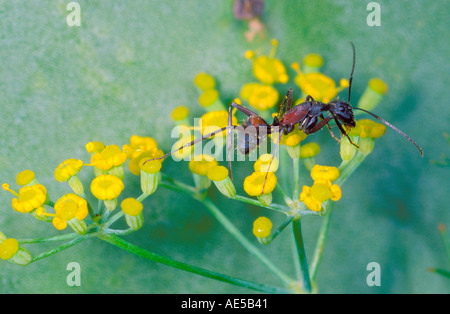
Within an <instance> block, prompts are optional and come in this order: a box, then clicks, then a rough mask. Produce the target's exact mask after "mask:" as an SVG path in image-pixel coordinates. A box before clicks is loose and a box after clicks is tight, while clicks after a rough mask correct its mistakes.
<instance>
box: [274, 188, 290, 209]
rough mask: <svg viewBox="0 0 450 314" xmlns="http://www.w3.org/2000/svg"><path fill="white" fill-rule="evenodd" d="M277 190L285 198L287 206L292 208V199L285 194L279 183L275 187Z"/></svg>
mask: <svg viewBox="0 0 450 314" xmlns="http://www.w3.org/2000/svg"><path fill="white" fill-rule="evenodd" d="M275 188H276V189H277V191H278V192H279V193H280V194H281V196H282V197H283V200H284V202H285V203H286V205H287V206H292V203H293V201H292V199H291V198H290V197H289V196H288V195H287V194H286V193H285V192H284V190H283V188H282V187H281V185H280V184H279V183H277V185H276V186H275Z"/></svg>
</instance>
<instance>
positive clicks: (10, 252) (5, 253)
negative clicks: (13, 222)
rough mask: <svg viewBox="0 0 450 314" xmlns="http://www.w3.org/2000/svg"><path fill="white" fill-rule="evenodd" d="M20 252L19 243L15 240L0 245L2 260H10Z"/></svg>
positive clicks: (11, 239) (7, 240) (8, 240)
mask: <svg viewBox="0 0 450 314" xmlns="http://www.w3.org/2000/svg"><path fill="white" fill-rule="evenodd" d="M17 251H19V242H18V241H17V240H16V239H14V238H9V239H6V240H4V241H3V242H2V243H1V244H0V258H1V259H2V260H8V259H10V258H11V257H13V256H14V255H16V253H17Z"/></svg>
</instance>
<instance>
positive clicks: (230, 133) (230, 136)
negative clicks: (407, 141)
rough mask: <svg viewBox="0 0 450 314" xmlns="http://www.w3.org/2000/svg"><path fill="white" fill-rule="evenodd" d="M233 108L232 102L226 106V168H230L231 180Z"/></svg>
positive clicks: (231, 175) (231, 176) (231, 177)
mask: <svg viewBox="0 0 450 314" xmlns="http://www.w3.org/2000/svg"><path fill="white" fill-rule="evenodd" d="M232 108H233V103H232V105H231V106H230V107H228V126H227V159H228V169H229V170H230V179H231V180H233V174H232V173H231V154H232V152H233V150H232V147H231V144H232V142H233V133H232V132H231V130H232V121H233V119H232V116H233V114H232V113H231V110H232Z"/></svg>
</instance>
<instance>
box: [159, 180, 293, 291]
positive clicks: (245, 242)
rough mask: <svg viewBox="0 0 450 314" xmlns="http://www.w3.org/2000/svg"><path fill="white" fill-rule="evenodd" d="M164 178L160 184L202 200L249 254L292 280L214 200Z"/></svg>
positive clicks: (250, 200)
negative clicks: (233, 222) (244, 234)
mask: <svg viewBox="0 0 450 314" xmlns="http://www.w3.org/2000/svg"><path fill="white" fill-rule="evenodd" d="M165 179H166V180H167V181H169V182H170V183H164V184H160V185H161V186H164V187H167V188H169V189H172V190H176V191H180V192H183V193H185V194H187V195H189V196H190V197H192V198H194V199H196V200H198V201H200V202H202V203H203V204H204V205H205V206H206V208H207V209H208V210H209V211H210V212H211V214H212V215H213V216H214V217H215V218H216V219H217V220H218V221H219V222H220V223H221V224H222V225H223V226H224V228H225V229H226V230H227V231H228V232H229V233H230V234H231V235H233V236H234V237H235V238H236V239H237V240H238V241H239V242H240V243H241V245H243V246H244V247H245V248H246V249H247V250H248V251H249V252H250V253H251V254H253V255H254V256H256V257H257V258H258V259H259V260H260V261H261V262H262V263H263V264H264V265H265V266H267V267H268V268H269V269H270V270H271V271H272V272H273V273H274V274H275V275H277V276H278V277H279V278H280V279H281V280H283V281H284V282H285V283H286V284H290V283H291V282H292V280H291V279H290V278H289V277H288V276H287V275H285V274H284V273H283V272H281V270H279V269H278V268H277V267H276V266H275V265H274V264H273V263H272V262H270V261H269V260H268V259H267V258H266V257H265V256H264V255H263V254H262V253H261V252H260V251H259V250H258V249H257V248H256V247H255V246H254V245H253V244H251V243H250V241H248V240H247V238H245V237H244V236H243V235H242V233H241V232H240V231H239V230H238V229H237V228H236V227H235V226H234V225H233V224H232V223H231V222H230V221H229V220H228V218H226V217H225V215H223V214H222V212H221V211H220V210H219V209H218V208H217V206H216V205H215V204H214V202H212V201H211V199H210V198H209V197H208V196H207V195H206V194H200V193H199V192H198V191H196V190H195V189H193V188H192V187H190V186H187V185H185V184H183V183H180V182H177V181H176V180H173V179H170V180H168V178H167V177H165ZM234 199H239V200H242V201H245V202H247V203H252V204H254V205H257V204H256V202H258V201H256V200H252V199H248V198H245V197H243V196H237V195H236V197H235V198H234ZM258 204H259V206H262V205H261V204H260V203H259V202H258ZM263 207H266V206H263ZM283 208H284V207H283ZM275 210H278V211H280V209H278V208H277V209H275ZM283 213H284V211H283Z"/></svg>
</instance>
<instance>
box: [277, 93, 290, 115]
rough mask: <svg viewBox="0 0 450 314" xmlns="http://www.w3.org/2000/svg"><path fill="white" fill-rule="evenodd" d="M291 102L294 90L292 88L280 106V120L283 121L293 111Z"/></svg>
mask: <svg viewBox="0 0 450 314" xmlns="http://www.w3.org/2000/svg"><path fill="white" fill-rule="evenodd" d="M291 102H292V88H290V89H289V90H288V91H287V93H286V96H285V97H284V100H283V102H282V103H281V105H280V111H279V112H278V118H279V119H281V117H282V116H283V115H284V114H285V113H286V112H287V111H289V110H290V109H291Z"/></svg>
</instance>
